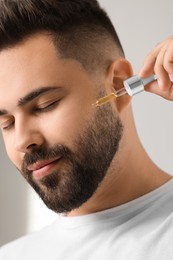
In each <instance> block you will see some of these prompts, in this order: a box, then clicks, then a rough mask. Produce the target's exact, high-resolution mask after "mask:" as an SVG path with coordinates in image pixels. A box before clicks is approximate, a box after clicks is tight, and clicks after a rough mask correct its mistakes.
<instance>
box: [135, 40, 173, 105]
mask: <svg viewBox="0 0 173 260" xmlns="http://www.w3.org/2000/svg"><path fill="white" fill-rule="evenodd" d="M151 74H155V75H156V76H157V80H156V81H154V82H152V83H151V84H149V85H147V86H146V87H145V90H146V91H149V92H151V93H154V94H157V95H159V96H161V97H163V98H166V99H168V100H171V101H173V83H172V81H171V79H170V77H171V76H172V79H173V36H172V37H169V38H168V39H166V40H165V41H163V42H162V43H160V44H158V45H157V46H156V47H155V48H154V50H153V51H151V52H150V53H149V55H148V56H147V58H146V59H145V61H144V65H143V67H142V69H141V70H140V72H139V75H140V76H141V77H142V78H146V77H148V76H150V75H151Z"/></svg>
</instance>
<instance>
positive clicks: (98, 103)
mask: <svg viewBox="0 0 173 260" xmlns="http://www.w3.org/2000/svg"><path fill="white" fill-rule="evenodd" d="M125 94H127V91H126V89H125V88H121V89H119V90H117V91H116V92H115V93H114V92H112V93H111V94H109V95H107V96H104V97H102V98H100V99H98V100H97V101H96V103H95V104H94V105H95V106H96V107H100V106H102V105H104V104H106V103H107V102H109V101H110V100H111V99H113V98H117V97H121V96H123V95H125Z"/></svg>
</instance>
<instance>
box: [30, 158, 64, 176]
mask: <svg viewBox="0 0 173 260" xmlns="http://www.w3.org/2000/svg"><path fill="white" fill-rule="evenodd" d="M60 158H61V157H58V158H56V159H55V158H54V159H51V160H45V161H38V162H36V163H34V164H32V165H29V166H28V167H27V169H28V170H29V171H32V174H33V176H34V178H36V179H39V178H41V177H44V176H46V175H48V174H50V173H51V172H52V170H53V168H54V167H55V166H56V165H57V164H58V163H59V160H60Z"/></svg>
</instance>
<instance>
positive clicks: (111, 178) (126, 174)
mask: <svg viewBox="0 0 173 260" xmlns="http://www.w3.org/2000/svg"><path fill="white" fill-rule="evenodd" d="M132 127H133V131H131V130H132V129H131V130H130V131H128V133H126V132H124V135H123V138H122V141H121V144H120V147H119V151H118V153H117V154H116V156H115V158H114V160H113V161H112V163H111V166H110V168H109V171H108V173H107V175H106V177H105V179H104V180H103V182H102V183H101V185H100V187H99V188H98V189H97V191H96V193H95V194H94V195H93V196H92V197H91V198H90V199H89V200H88V201H87V202H86V203H84V204H83V205H82V206H81V207H80V208H78V209H75V210H73V211H71V212H70V213H69V214H68V216H79V215H85V214H90V213H95V212H99V211H102V210H105V209H109V208H113V207H116V206H119V205H122V204H124V203H127V202H129V201H131V200H134V199H136V198H138V197H141V196H142V195H144V194H146V193H148V192H151V191H153V190H154V189H156V188H158V187H159V186H161V185H163V184H164V183H166V182H167V181H169V180H170V179H171V178H172V177H171V176H170V175H169V174H167V173H165V172H163V171H162V170H161V169H159V168H158V167H157V166H156V165H155V164H154V163H153V161H152V160H151V159H150V158H149V156H148V155H147V153H146V152H145V150H144V148H143V147H142V145H141V143H140V141H139V138H138V136H137V133H136V130H135V129H134V125H132ZM128 130H129V128H128ZM129 135H130V138H129Z"/></svg>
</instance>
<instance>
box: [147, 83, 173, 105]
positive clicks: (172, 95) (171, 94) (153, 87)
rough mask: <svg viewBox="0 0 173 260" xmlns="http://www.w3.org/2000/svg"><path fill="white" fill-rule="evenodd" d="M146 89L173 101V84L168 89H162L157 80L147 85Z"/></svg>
mask: <svg viewBox="0 0 173 260" xmlns="http://www.w3.org/2000/svg"><path fill="white" fill-rule="evenodd" d="M145 91H147V92H150V93H153V94H156V95H158V96H161V97H163V98H165V99H167V100H171V101H173V84H172V85H171V86H170V88H169V90H168V91H162V90H161V89H160V87H159V86H158V83H157V82H154V83H151V84H149V85H147V86H146V87H145Z"/></svg>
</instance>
